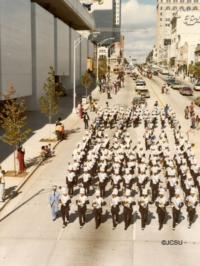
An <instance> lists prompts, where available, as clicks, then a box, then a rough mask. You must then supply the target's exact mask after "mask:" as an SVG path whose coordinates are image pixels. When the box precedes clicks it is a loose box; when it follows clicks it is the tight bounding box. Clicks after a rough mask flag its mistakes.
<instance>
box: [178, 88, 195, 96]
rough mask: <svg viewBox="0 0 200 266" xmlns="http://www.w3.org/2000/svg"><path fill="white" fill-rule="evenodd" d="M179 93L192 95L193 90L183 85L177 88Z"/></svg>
mask: <svg viewBox="0 0 200 266" xmlns="http://www.w3.org/2000/svg"><path fill="white" fill-rule="evenodd" d="M179 92H180V94H182V95H185V96H192V95H193V90H192V88H190V87H189V86H185V87H182V88H180V89H179Z"/></svg>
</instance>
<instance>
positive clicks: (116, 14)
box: [115, 0, 121, 25]
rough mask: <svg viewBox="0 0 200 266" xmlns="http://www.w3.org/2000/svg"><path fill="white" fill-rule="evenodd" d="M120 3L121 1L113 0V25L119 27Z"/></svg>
mask: <svg viewBox="0 0 200 266" xmlns="http://www.w3.org/2000/svg"><path fill="white" fill-rule="evenodd" d="M120 3H121V0H115V25H120Z"/></svg>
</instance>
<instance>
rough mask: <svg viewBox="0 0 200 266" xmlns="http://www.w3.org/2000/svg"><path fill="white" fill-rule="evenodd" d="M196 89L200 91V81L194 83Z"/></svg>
mask: <svg viewBox="0 0 200 266" xmlns="http://www.w3.org/2000/svg"><path fill="white" fill-rule="evenodd" d="M194 90H195V91H200V82H198V83H196V84H195V85H194Z"/></svg>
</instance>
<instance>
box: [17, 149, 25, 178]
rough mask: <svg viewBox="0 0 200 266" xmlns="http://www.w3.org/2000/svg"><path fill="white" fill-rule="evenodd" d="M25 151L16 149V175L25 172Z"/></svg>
mask: <svg viewBox="0 0 200 266" xmlns="http://www.w3.org/2000/svg"><path fill="white" fill-rule="evenodd" d="M24 155H25V150H24V149H23V148H22V147H20V148H18V149H17V160H18V174H21V173H24V172H25V170H26V167H25V162H24Z"/></svg>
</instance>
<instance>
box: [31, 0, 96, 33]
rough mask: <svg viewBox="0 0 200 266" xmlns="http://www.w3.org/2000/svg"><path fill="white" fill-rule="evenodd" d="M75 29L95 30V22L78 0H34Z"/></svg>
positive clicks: (33, 0)
mask: <svg viewBox="0 0 200 266" xmlns="http://www.w3.org/2000/svg"><path fill="white" fill-rule="evenodd" d="M32 2H35V3H38V4H39V5H41V6H42V7H43V8H45V9H46V10H48V11H49V12H50V13H52V14H53V15H54V16H56V17H58V18H59V19H60V20H62V21H63V22H65V23H66V24H68V25H69V26H70V27H72V28H73V29H75V30H95V22H94V19H93V17H92V16H91V15H90V14H89V12H88V11H87V9H85V8H84V7H83V6H82V5H81V3H80V2H79V1H78V0H32Z"/></svg>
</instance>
